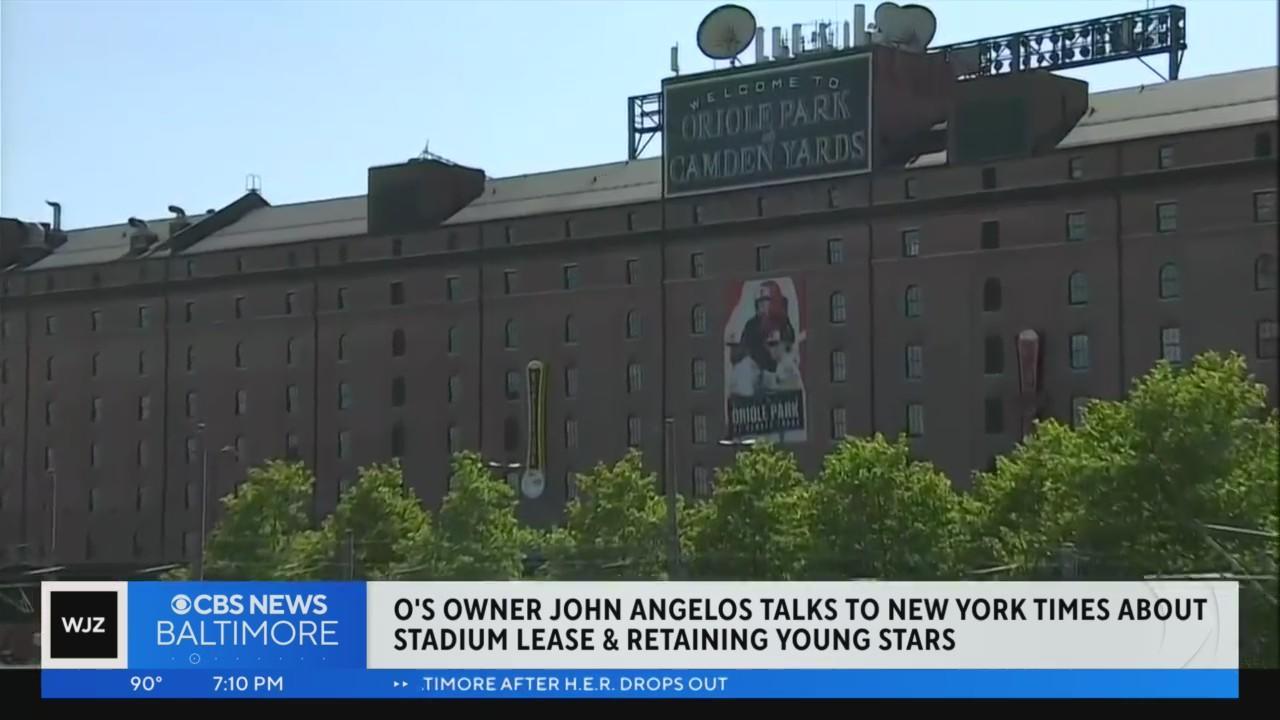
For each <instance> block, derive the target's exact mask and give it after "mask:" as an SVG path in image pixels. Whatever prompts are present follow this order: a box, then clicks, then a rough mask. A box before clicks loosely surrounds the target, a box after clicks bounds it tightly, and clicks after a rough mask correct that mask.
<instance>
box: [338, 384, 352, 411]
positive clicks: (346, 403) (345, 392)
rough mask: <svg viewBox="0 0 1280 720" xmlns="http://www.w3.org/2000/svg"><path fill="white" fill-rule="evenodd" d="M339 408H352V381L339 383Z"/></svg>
mask: <svg viewBox="0 0 1280 720" xmlns="http://www.w3.org/2000/svg"><path fill="white" fill-rule="evenodd" d="M338 409H339V410H349V409H351V384H350V383H345V382H340V383H338Z"/></svg>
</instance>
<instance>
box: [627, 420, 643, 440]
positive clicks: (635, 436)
mask: <svg viewBox="0 0 1280 720" xmlns="http://www.w3.org/2000/svg"><path fill="white" fill-rule="evenodd" d="M627 445H628V446H629V447H640V416H639V415H628V416H627Z"/></svg>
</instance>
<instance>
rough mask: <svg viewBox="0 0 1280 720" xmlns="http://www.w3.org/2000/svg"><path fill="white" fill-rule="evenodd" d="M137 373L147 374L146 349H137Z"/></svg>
mask: <svg viewBox="0 0 1280 720" xmlns="http://www.w3.org/2000/svg"><path fill="white" fill-rule="evenodd" d="M49 359H50V360H52V359H53V358H49ZM50 368H52V365H50ZM138 374H139V375H146V374H147V351H146V350H139V351H138Z"/></svg>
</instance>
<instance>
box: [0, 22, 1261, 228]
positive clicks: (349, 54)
mask: <svg viewBox="0 0 1280 720" xmlns="http://www.w3.org/2000/svg"><path fill="white" fill-rule="evenodd" d="M739 2H741V4H744V5H746V6H747V7H748V8H750V9H751V10H752V11H753V12H754V13H755V15H756V18H757V20H758V22H759V24H761V25H763V26H766V27H769V26H772V25H782V26H789V25H790V24H791V23H793V22H810V21H813V20H817V19H834V20H836V21H843V20H851V19H852V15H853V5H854V3H853V2H851V1H849V2H843V1H842V2H832V1H831V0H814V1H803V0H789V1H787V2H776V1H775V2H765V1H762V0H755V1H753V0H739ZM718 4H719V3H718V2H714V1H713V2H703V1H701V0H633V1H631V2H621V1H619V2H604V1H592V0H562V1H560V2H538V1H535V0H519V1H517V0H512V1H499V0H472V1H471V2H445V1H443V0H436V1H431V0H421V1H414V0H400V1H378V0H367V1H364V2H340V1H339V0H328V1H319V2H307V1H304V0H274V1H267V0H261V1H251V0H223V1H220V2H218V1H214V0H139V1H135V2H113V1H111V0H3V1H2V2H0V214H3V215H5V216H8V217H13V216H17V217H21V218H23V219H27V220H45V221H47V220H48V219H49V217H50V211H49V209H48V207H46V206H45V204H44V200H45V199H50V200H58V201H60V202H61V203H62V204H63V224H64V225H65V226H67V227H85V226H90V225H100V224H106V223H118V222H123V221H124V220H125V219H126V218H128V217H129V216H131V215H137V216H141V217H148V218H150V217H164V216H166V215H167V214H168V213H167V212H166V210H165V208H166V207H167V206H168V205H170V204H177V205H181V206H183V207H184V208H186V209H187V211H188V212H192V213H194V212H199V211H203V210H204V209H205V208H209V207H219V206H221V205H224V204H226V203H227V202H230V201H231V200H233V199H235V198H236V197H237V196H239V195H240V194H241V193H242V192H243V190H244V187H245V176H246V175H247V174H249V173H256V174H257V175H259V176H261V178H262V187H263V194H264V195H265V196H266V197H267V199H268V200H270V201H271V202H273V203H276V204H281V203H288V202H299V201H304V200H315V199H321V198H326V197H338V196H342V195H354V194H360V193H363V192H364V190H365V182H366V169H367V168H368V167H369V166H370V165H377V164H384V163H391V162H399V161H402V160H405V159H407V158H409V157H413V156H415V155H417V154H418V152H419V151H420V150H421V149H422V147H423V145H424V144H425V143H426V142H427V141H428V140H430V143H431V150H432V151H433V152H436V153H439V154H441V155H444V156H446V157H448V158H450V159H452V160H455V161H457V162H460V163H463V164H466V165H471V166H474V167H480V168H483V169H484V170H485V171H486V172H488V173H489V174H490V175H492V176H496V177H501V176H505V175H514V174H521V173H528V172H539V171H545V170H553V169H557V168H564V167H573V166H580V165H590V164H594V163H602V162H612V161H617V160H623V159H625V158H626V147H627V134H626V122H627V114H626V111H627V107H626V99H627V97H628V96H629V95H635V94H640V93H644V92H653V91H657V90H658V88H659V85H660V82H661V79H662V78H663V77H664V76H665V75H667V74H669V52H670V47H671V45H672V44H675V43H679V45H680V51H681V52H680V58H681V70H682V71H683V72H686V73H687V72H694V71H698V70H705V69H710V67H711V61H710V60H707V59H706V58H704V57H702V56H701V55H700V54H699V53H698V51H697V49H696V45H695V39H694V34H695V31H696V29H697V26H698V21H699V20H700V19H701V18H702V16H703V15H704V14H705V13H706V12H707V11H709V10H710V9H712V8H714V7H716V6H717V5H718ZM876 4H877V3H876V2H868V3H866V5H867V14H868V18H867V19H868V21H870V20H871V18H870V14H871V12H872V11H873V9H874V7H875V5H876ZM926 4H927V5H929V7H930V8H931V9H932V10H933V11H934V13H935V14H936V15H937V18H938V33H937V36H936V38H935V40H934V44H946V43H950V42H958V41H963V40H972V39H977V38H979V37H985V36H990V35H995V34H1000V33H1005V32H1012V31H1017V30H1026V29H1032V28H1036V27H1042V26H1045V25H1050V24H1054V23H1059V22H1069V21H1074V20H1085V19H1088V18H1092V17H1098V16H1103V15H1109V14H1112V13H1117V12H1125V11H1128V10H1135V9H1142V8H1144V7H1147V6H1148V5H1155V6H1160V5H1164V4H1166V3H1163V2H1157V3H1148V2H1146V1H1145V0H1124V1H1111V0H1075V1H1074V2H1058V1H1056V0H982V1H964V0H933V2H928V3H926ZM1181 4H1182V5H1184V6H1185V7H1186V8H1187V18H1188V19H1187V23H1188V40H1187V41H1188V44H1189V48H1188V51H1187V54H1186V58H1185V59H1184V61H1183V66H1182V76H1183V77H1194V76H1198V75H1207V74H1212V73H1218V72H1225V71H1231V70H1238V69H1242V68H1248V67H1260V66H1265V65H1274V64H1275V63H1276V3H1275V2H1274V1H1273V0H1186V1H1185V2H1182V3H1181ZM752 55H753V51H748V54H747V56H748V57H751V56H752ZM1148 61H1149V62H1150V63H1151V64H1152V65H1153V66H1154V67H1156V68H1157V69H1158V70H1160V71H1161V72H1163V71H1164V70H1165V67H1166V64H1165V62H1164V61H1163V59H1162V58H1159V57H1156V58H1151V59H1149V60H1148ZM1072 74H1073V75H1074V76H1076V77H1081V78H1083V79H1086V80H1088V81H1089V82H1090V84H1091V86H1092V87H1093V88H1094V89H1108V88H1115V87H1124V86H1129V85H1137V84H1142V83H1154V82H1159V79H1158V78H1157V77H1156V76H1155V75H1154V74H1153V73H1152V72H1151V71H1150V70H1148V69H1147V68H1146V67H1144V66H1143V65H1142V64H1141V63H1139V62H1137V61H1128V62H1123V63H1112V64H1109V65H1104V66H1101V67H1098V68H1093V69H1087V70H1084V71H1081V72H1078V73H1072Z"/></svg>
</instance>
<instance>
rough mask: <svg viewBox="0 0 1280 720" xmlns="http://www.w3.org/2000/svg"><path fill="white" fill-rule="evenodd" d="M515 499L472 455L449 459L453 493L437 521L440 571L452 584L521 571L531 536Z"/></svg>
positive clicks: (502, 577) (517, 574) (516, 574)
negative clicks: (451, 469)
mask: <svg viewBox="0 0 1280 720" xmlns="http://www.w3.org/2000/svg"><path fill="white" fill-rule="evenodd" d="M516 502H517V501H516V496H515V491H514V490H512V489H511V487H510V486H509V485H507V483H506V482H504V481H503V480H502V479H500V478H499V477H497V476H496V475H494V474H493V473H492V472H490V471H489V469H488V468H487V467H485V464H484V460H483V459H482V458H481V457H480V456H479V455H477V454H475V453H472V452H464V453H459V454H458V455H456V456H454V461H453V489H452V490H450V491H449V494H448V495H446V496H445V499H444V504H443V505H442V506H441V508H440V515H439V518H438V525H439V534H438V538H439V548H440V558H441V573H442V575H443V576H444V577H448V578H451V579H456V580H508V579H513V578H518V577H520V576H521V574H522V573H523V569H524V559H525V555H526V552H527V551H528V549H529V548H530V547H531V545H532V544H533V541H534V535H533V533H531V532H529V531H528V530H526V529H525V528H523V527H522V526H521V525H520V521H519V520H518V519H517V518H516Z"/></svg>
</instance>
